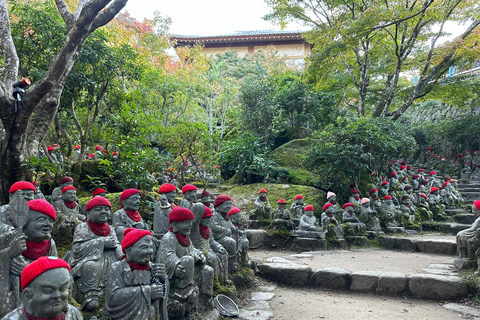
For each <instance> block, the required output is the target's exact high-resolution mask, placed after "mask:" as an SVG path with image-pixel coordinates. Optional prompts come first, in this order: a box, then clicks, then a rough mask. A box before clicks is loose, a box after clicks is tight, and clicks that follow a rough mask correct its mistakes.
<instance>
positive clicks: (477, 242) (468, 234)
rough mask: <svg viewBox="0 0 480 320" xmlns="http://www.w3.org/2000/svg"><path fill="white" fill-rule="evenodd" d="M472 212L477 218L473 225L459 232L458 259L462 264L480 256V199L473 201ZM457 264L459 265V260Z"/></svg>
mask: <svg viewBox="0 0 480 320" xmlns="http://www.w3.org/2000/svg"><path fill="white" fill-rule="evenodd" d="M472 213H473V214H474V216H475V218H476V219H475V221H474V222H473V223H472V225H471V227H470V228H468V229H465V230H462V231H459V232H458V233H457V252H458V260H460V262H462V264H463V263H465V262H467V261H475V260H477V259H478V257H479V256H480V250H478V249H479V248H480V200H476V201H474V202H473V205H472ZM462 260H463V261H462ZM455 264H456V265H457V261H455ZM479 269H480V268H479ZM477 274H478V270H477Z"/></svg>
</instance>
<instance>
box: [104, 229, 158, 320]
mask: <svg viewBox="0 0 480 320" xmlns="http://www.w3.org/2000/svg"><path fill="white" fill-rule="evenodd" d="M124 233H125V234H124V237H123V240H122V252H123V253H124V254H125V257H124V259H121V260H120V261H117V262H114V263H113V264H112V265H111V267H110V270H109V272H108V276H107V281H106V305H105V309H106V311H107V313H108V315H109V317H110V318H111V319H113V320H137V319H138V320H139V319H145V320H155V319H158V317H160V319H161V320H166V319H168V315H167V310H166V300H167V296H166V295H167V283H166V278H167V277H166V271H165V265H164V264H163V263H155V264H152V262H151V261H150V260H151V256H152V254H153V252H154V247H155V245H154V244H153V241H152V233H151V232H150V231H148V230H139V229H133V228H128V229H125V231H124Z"/></svg>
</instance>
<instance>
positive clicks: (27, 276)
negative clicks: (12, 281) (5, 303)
mask: <svg viewBox="0 0 480 320" xmlns="http://www.w3.org/2000/svg"><path fill="white" fill-rule="evenodd" d="M56 268H66V269H68V271H70V266H69V265H68V263H66V262H65V261H64V260H62V259H60V258H57V257H40V258H38V259H37V260H35V261H33V262H32V263H30V264H29V265H27V266H26V267H25V268H24V269H23V271H22V276H21V289H22V290H23V289H25V288H26V287H27V286H28V285H29V284H30V283H31V282H32V281H33V280H35V279H36V278H37V277H38V276H39V275H41V274H42V273H44V272H45V271H48V270H51V269H56Z"/></svg>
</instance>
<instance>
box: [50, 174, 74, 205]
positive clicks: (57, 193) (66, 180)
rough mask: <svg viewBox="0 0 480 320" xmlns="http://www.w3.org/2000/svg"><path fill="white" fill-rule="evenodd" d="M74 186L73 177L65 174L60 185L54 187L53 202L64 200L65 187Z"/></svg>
mask: <svg viewBox="0 0 480 320" xmlns="http://www.w3.org/2000/svg"><path fill="white" fill-rule="evenodd" d="M68 186H73V178H72V177H69V176H64V177H62V179H61V180H60V186H59V187H56V188H55V189H53V192H52V203H54V202H56V201H59V200H62V190H63V188H65V187H68Z"/></svg>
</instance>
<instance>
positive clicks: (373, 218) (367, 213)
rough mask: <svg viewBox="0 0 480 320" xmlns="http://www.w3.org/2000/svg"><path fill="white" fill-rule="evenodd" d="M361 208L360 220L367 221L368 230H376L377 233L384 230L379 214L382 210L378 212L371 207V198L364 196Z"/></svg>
mask: <svg viewBox="0 0 480 320" xmlns="http://www.w3.org/2000/svg"><path fill="white" fill-rule="evenodd" d="M361 206H362V207H361V208H360V221H362V222H363V223H365V226H366V228H367V230H369V231H374V232H376V233H378V232H380V231H381V230H382V228H381V226H380V220H379V219H378V217H377V215H380V212H376V211H375V210H373V209H372V208H371V207H370V199H368V198H362V201H361Z"/></svg>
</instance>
